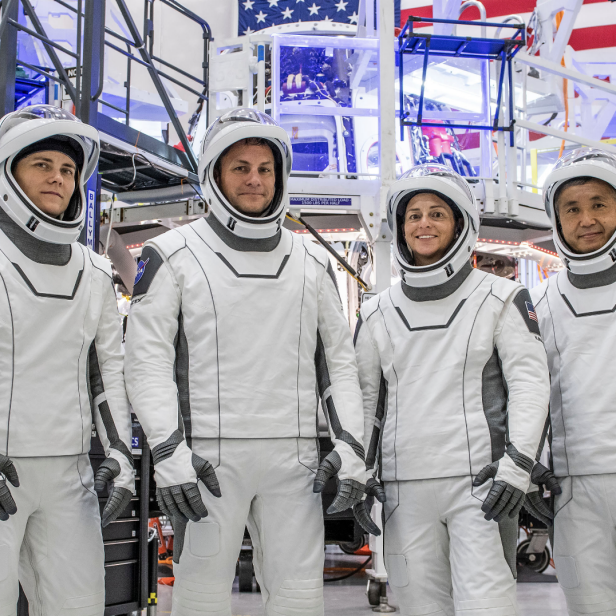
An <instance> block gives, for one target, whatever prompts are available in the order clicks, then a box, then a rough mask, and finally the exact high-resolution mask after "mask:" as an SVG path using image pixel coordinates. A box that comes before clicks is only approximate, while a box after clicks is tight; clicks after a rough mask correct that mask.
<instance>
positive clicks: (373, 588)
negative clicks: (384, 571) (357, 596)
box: [366, 580, 381, 607]
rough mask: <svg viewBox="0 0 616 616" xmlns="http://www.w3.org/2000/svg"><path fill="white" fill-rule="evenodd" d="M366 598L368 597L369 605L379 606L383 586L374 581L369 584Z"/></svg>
mask: <svg viewBox="0 0 616 616" xmlns="http://www.w3.org/2000/svg"><path fill="white" fill-rule="evenodd" d="M366 596H367V597H368V603H369V604H370V605H372V606H373V607H374V606H375V605H378V604H379V603H380V600H381V585H380V584H379V583H378V582H375V581H374V580H370V581H369V582H368V588H366Z"/></svg>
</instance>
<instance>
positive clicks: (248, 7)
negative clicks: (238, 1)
mask: <svg viewBox="0 0 616 616" xmlns="http://www.w3.org/2000/svg"><path fill="white" fill-rule="evenodd" d="M253 4H254V0H246V2H244V10H245V11H250V10H252V5H253Z"/></svg>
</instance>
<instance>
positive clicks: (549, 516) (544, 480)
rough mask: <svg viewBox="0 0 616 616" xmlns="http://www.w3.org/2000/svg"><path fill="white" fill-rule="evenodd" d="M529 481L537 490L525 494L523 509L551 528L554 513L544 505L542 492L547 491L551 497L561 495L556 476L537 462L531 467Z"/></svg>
mask: <svg viewBox="0 0 616 616" xmlns="http://www.w3.org/2000/svg"><path fill="white" fill-rule="evenodd" d="M530 480H531V482H532V483H534V484H535V485H537V486H539V490H535V491H533V492H528V493H527V494H526V498H525V500H524V508H525V509H526V511H528V513H530V514H531V515H532V516H534V517H535V518H537V519H538V520H541V521H542V522H543V523H544V524H545V525H546V526H552V521H553V520H554V512H553V511H552V510H551V509H550V508H549V507H548V506H547V505H546V503H545V500H544V492H545V490H546V489H548V490H549V491H550V492H551V493H552V494H553V495H557V494H561V493H562V489H561V487H560V485H559V483H558V479H556V476H555V475H554V473H553V472H552V471H551V470H550V469H549V468H546V467H545V466H543V464H540V463H539V462H537V463H536V464H535V466H534V467H533V472H532V473H531V475H530Z"/></svg>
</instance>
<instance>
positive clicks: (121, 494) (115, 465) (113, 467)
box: [94, 458, 133, 528]
mask: <svg viewBox="0 0 616 616" xmlns="http://www.w3.org/2000/svg"><path fill="white" fill-rule="evenodd" d="M121 470H122V469H121V467H120V463H119V462H118V461H117V460H116V459H115V458H107V459H106V460H105V461H104V462H103V463H102V464H101V465H100V466H99V467H98V470H97V471H96V475H95V476H94V489H95V490H96V491H97V492H103V491H104V490H105V488H106V487H107V485H108V484H111V485H110V487H109V498H108V499H107V503H106V505H105V508H104V509H103V517H102V519H101V523H102V526H103V528H105V526H107V525H109V524H111V522H113V521H114V520H116V519H117V517H118V516H119V515H120V514H121V513H122V512H123V511H124V509H126V507H127V505H128V503H130V500H131V498H132V497H133V493H132V492H131V491H130V490H127V489H126V488H120V487H116V486H114V485H113V480H114V479H115V478H116V477H117V476H118V475H119V474H120V471H121Z"/></svg>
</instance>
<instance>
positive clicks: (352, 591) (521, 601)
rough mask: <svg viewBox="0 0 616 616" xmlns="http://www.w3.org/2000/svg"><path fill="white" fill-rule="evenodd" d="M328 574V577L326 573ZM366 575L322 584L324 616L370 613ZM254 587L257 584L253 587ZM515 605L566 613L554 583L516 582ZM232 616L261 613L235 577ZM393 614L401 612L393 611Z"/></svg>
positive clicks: (163, 595)
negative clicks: (241, 590) (516, 602)
mask: <svg viewBox="0 0 616 616" xmlns="http://www.w3.org/2000/svg"><path fill="white" fill-rule="evenodd" d="M362 559H365V557H363V558H362V557H355V556H351V557H349V556H346V555H345V556H343V555H339V554H331V553H330V550H329V549H328V554H327V559H326V567H336V568H338V570H339V571H337V572H336V573H334V574H333V575H340V574H341V573H344V571H343V569H344V568H348V569H351V567H353V566H357V565H358V564H360V563H361V562H362ZM546 574H547V575H549V576H550V577H552V576H553V575H554V569H551V568H549V569H548V570H547V571H546ZM326 577H327V576H326ZM366 582H367V578H366V576H365V574H363V573H362V574H361V575H359V574H358V575H355V576H353V577H352V578H349V579H347V580H344V581H340V582H333V583H326V584H325V593H324V594H325V614H326V615H327V616H361V615H362V614H365V615H366V616H367V615H368V614H372V613H373V612H372V608H371V607H370V606H369V605H368V600H367V598H366V596H365V589H366ZM255 588H256V586H255ZM158 592H159V595H158V610H157V614H158V615H163V614H170V613H171V594H172V592H173V589H172V588H171V587H169V586H159V587H158ZM389 602H390V604H391V605H392V606H394V607H397V605H396V601H395V598H394V597H393V596H392V595H391V592H390V593H389ZM518 605H519V608H520V612H519V613H520V616H566V614H567V609H566V605H565V597H564V595H563V592H562V590H561V589H560V586H559V585H558V584H556V583H519V584H518ZM232 609H233V616H263V606H262V603H261V595H260V594H259V593H258V592H252V593H240V592H238V588H237V579H236V580H235V583H234V585H233V608H232ZM396 613H397V614H399V613H400V612H399V611H398V610H396Z"/></svg>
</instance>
